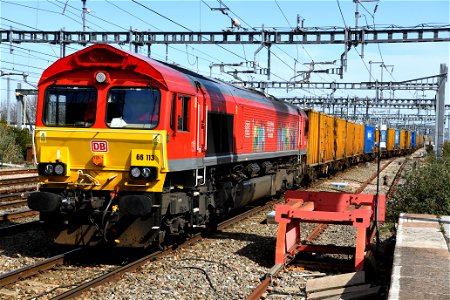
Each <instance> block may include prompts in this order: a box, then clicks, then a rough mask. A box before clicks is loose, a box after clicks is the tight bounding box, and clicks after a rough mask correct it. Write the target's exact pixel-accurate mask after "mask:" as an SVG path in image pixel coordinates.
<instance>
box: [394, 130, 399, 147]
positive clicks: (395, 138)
mask: <svg viewBox="0 0 450 300" xmlns="http://www.w3.org/2000/svg"><path fill="white" fill-rule="evenodd" d="M394 149H400V130H399V129H395V136H394Z"/></svg>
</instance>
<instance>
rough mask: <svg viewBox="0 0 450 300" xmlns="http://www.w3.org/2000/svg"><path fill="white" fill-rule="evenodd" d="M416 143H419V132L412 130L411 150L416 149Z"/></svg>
mask: <svg viewBox="0 0 450 300" xmlns="http://www.w3.org/2000/svg"><path fill="white" fill-rule="evenodd" d="M416 145H417V132H415V131H411V141H410V146H409V147H410V149H411V150H414V149H416Z"/></svg>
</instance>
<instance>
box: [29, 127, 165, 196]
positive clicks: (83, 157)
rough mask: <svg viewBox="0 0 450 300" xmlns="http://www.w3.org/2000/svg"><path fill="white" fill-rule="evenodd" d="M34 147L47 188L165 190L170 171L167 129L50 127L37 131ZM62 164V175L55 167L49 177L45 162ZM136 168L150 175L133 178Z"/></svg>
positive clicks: (42, 185) (43, 183) (41, 178)
mask: <svg viewBox="0 0 450 300" xmlns="http://www.w3.org/2000/svg"><path fill="white" fill-rule="evenodd" d="M35 143H36V155H37V157H36V158H37V162H38V163H39V167H40V172H39V173H40V185H41V187H43V188H46V189H53V188H57V189H61V188H67V189H72V188H80V189H89V190H94V191H95V190H102V191H113V190H117V189H120V190H121V191H140V192H162V189H163V186H164V180H165V178H166V174H167V172H168V162H167V151H166V149H167V148H166V132H165V131H162V130H159V131H158V130H152V131H143V130H125V129H120V130H115V129H95V130H92V129H73V128H71V129H68V128H48V127H46V128H37V129H36V134H35ZM58 163H60V164H62V165H63V166H64V167H65V168H64V174H63V175H59V174H56V173H55V172H53V173H51V172H50V171H52V168H50V169H49V170H48V171H47V173H46V170H45V166H46V164H53V165H54V166H56V165H57V164H58ZM132 167H137V169H140V170H144V169H145V170H144V171H147V170H150V173H149V174H145V175H148V176H146V177H144V176H138V177H133V176H132V175H131V168H132ZM48 173H50V174H48Z"/></svg>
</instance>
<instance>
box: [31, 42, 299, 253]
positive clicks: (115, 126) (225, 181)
mask: <svg viewBox="0 0 450 300" xmlns="http://www.w3.org/2000/svg"><path fill="white" fill-rule="evenodd" d="M306 122H307V118H306V115H305V113H304V112H303V111H301V110H300V109H298V108H297V107H295V106H293V105H290V104H288V103H285V102H282V101H279V100H276V99H274V98H271V97H270V96H266V95H263V94H261V93H258V92H255V91H249V90H246V89H242V88H240V87H236V86H233V85H230V84H227V83H224V82H221V81H218V80H215V79H210V78H205V77H203V76H201V75H199V74H195V73H193V72H190V71H188V70H185V69H182V68H179V67H177V66H173V65H169V64H166V63H163V62H159V61H155V60H153V59H150V58H148V57H145V56H141V55H139V54H136V53H132V52H128V51H124V50H120V49H117V48H115V47H112V46H109V45H103V44H97V45H93V46H91V47H88V48H85V49H84V50H81V51H78V52H76V53H74V54H72V55H70V56H67V57H64V58H61V59H60V60H58V61H56V62H55V63H54V64H52V65H51V66H50V67H49V68H48V69H46V70H45V71H44V73H43V75H42V78H41V80H40V82H39V95H38V106H37V118H36V130H35V134H34V147H35V153H36V159H37V162H38V171H39V177H40V183H39V191H38V192H36V193H32V194H30V195H29V198H28V205H29V207H30V208H31V209H34V210H37V211H39V212H40V220H41V221H42V223H43V225H44V226H45V228H46V229H47V231H48V232H49V234H50V235H51V236H52V238H53V239H54V240H55V242H57V243H61V244H73V245H97V244H100V243H106V244H115V245H118V246H124V247H147V246H149V245H151V244H156V245H160V244H161V242H162V241H163V240H164V238H165V236H167V235H168V234H179V233H183V232H187V231H189V230H190V229H192V228H194V227H196V226H201V225H204V224H207V223H208V222H212V223H214V222H215V220H216V217H220V216H223V215H226V214H227V213H228V212H229V211H230V210H232V209H235V208H237V207H240V206H243V205H245V204H247V203H249V202H251V201H254V200H256V199H259V198H262V197H266V196H271V195H275V194H277V193H279V192H280V191H282V190H284V189H288V188H292V187H294V186H296V185H298V184H299V183H300V182H301V181H302V178H303V176H304V173H305V169H304V168H305V161H306V158H305V155H306V135H305V129H306Z"/></svg>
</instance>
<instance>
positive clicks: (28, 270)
mask: <svg viewBox="0 0 450 300" xmlns="http://www.w3.org/2000/svg"><path fill="white" fill-rule="evenodd" d="M274 203H275V202H274V201H269V202H266V203H264V204H261V205H259V206H256V207H253V208H251V209H249V210H247V211H245V212H243V213H241V214H239V215H236V216H234V217H232V218H230V219H227V220H225V221H223V222H222V223H220V224H218V225H217V230H218V231H221V230H223V229H225V228H227V227H229V226H232V225H233V224H236V223H238V222H240V221H241V220H243V219H245V218H248V217H250V216H252V215H254V214H256V213H258V212H260V211H261V210H264V209H268V207H272V206H273V205H274ZM11 230H12V229H11ZM203 233H204V232H203ZM1 235H2V231H1V230H0V236H1ZM203 238H204V235H202V232H198V233H197V234H195V235H194V236H193V237H191V238H190V239H189V240H187V241H186V242H184V243H182V244H180V245H178V244H175V245H172V246H170V247H167V248H166V249H165V250H162V251H156V252H153V253H150V254H148V255H145V256H143V257H140V258H139V259H136V260H133V261H132V262H130V263H128V264H125V265H122V266H119V267H115V268H112V269H111V270H109V271H107V272H106V273H104V274H101V275H100V276H97V277H93V278H91V279H89V280H88V279H86V280H84V281H85V282H83V283H82V284H75V283H74V284H73V285H75V287H74V288H72V289H68V290H67V291H65V292H63V293H61V294H58V295H56V296H54V297H52V299H70V298H73V297H76V296H79V295H81V294H82V293H84V292H85V291H87V290H89V289H91V288H93V287H96V286H99V285H103V284H105V283H107V282H110V281H114V280H117V279H118V278H119V277H120V276H122V275H123V274H125V273H129V272H133V271H135V270H136V269H137V268H139V267H141V266H142V265H144V264H146V263H148V262H149V261H152V260H155V259H158V258H161V257H163V256H167V255H169V254H171V253H172V252H173V251H176V250H179V249H182V248H186V247H189V246H191V245H193V244H195V243H197V242H199V241H201V240H202V239H203ZM79 251H81V250H80V249H76V250H73V251H70V252H67V253H64V254H60V255H57V256H54V257H51V258H49V259H46V260H44V261H41V262H38V263H36V264H33V265H29V266H26V267H23V268H19V269H16V270H13V271H10V272H8V273H5V274H3V275H1V276H0V287H4V286H8V285H12V284H14V283H16V282H18V281H19V280H22V279H25V278H30V277H32V276H34V275H36V274H43V272H45V271H48V270H52V269H53V268H55V267H57V266H60V265H63V264H64V263H65V262H66V261H67V260H68V257H69V256H70V257H74V256H75V255H76V254H78V253H79ZM62 288H63V287H62Z"/></svg>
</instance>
